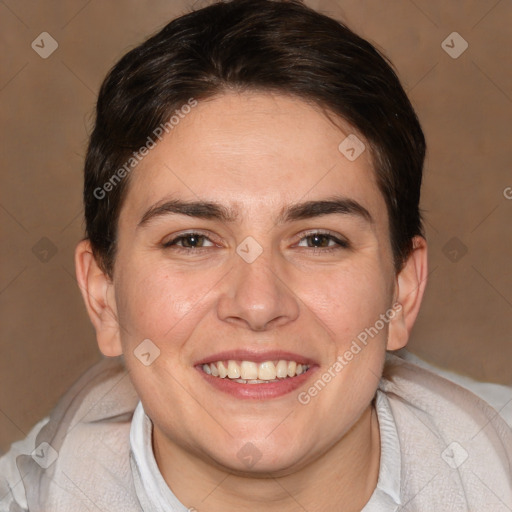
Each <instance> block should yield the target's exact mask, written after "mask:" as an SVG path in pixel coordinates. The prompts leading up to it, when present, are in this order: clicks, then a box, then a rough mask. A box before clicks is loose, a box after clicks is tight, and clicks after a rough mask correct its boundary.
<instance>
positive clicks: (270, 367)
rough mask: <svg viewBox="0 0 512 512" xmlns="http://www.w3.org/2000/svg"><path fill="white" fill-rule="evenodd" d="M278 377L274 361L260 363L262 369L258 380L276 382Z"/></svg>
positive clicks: (259, 370)
mask: <svg viewBox="0 0 512 512" xmlns="http://www.w3.org/2000/svg"><path fill="white" fill-rule="evenodd" d="M276 375H277V373H276V365H275V364H274V363H273V362H272V361H265V362H264V363H260V367H259V368H258V379H260V380H274V379H275V378H276Z"/></svg>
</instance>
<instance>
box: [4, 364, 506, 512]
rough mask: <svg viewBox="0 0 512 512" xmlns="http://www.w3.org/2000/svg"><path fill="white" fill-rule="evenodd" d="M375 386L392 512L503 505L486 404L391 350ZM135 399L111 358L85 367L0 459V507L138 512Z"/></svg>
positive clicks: (502, 465) (502, 425)
mask: <svg viewBox="0 0 512 512" xmlns="http://www.w3.org/2000/svg"><path fill="white" fill-rule="evenodd" d="M379 389H380V390H381V391H382V392H384V393H385V394H386V396H387V398H388V400H389V404H390V406H391V411H392V414H393V417H394V419H395V424H396V428H397V432H398V437H399V441H400V452H401V453H400V455H401V464H402V466H401V486H400V488H401V489H400V498H401V501H402V508H401V509H400V510H401V511H404V512H405V511H410V512H412V511H428V512H433V511H435V512H443V511H446V512H467V511H472V512H487V511H489V512H500V511H504V512H506V511H509V512H510V511H511V510H512V431H511V430H510V428H509V427H508V425H507V424H506V422H505V421H504V420H503V419H502V418H501V417H500V416H499V415H498V414H497V412H496V411H495V410H494V409H493V408H492V407H490V406H489V405H488V404H486V403H485V402H484V401H483V400H481V399H480V398H478V397H477V396H476V395H474V394H472V393H471V392H470V391H468V390H466V389H464V388H462V387H459V386H457V385H456V384H454V383H452V382H449V381H447V380H445V379H443V378H442V377H440V376H438V375H435V374H433V373H431V372H429V371H427V370H425V369H422V368H420V367H419V366H417V365H414V364H412V363H410V362H407V361H404V360H402V359H400V358H398V357H396V356H394V355H392V354H388V355H387V359H386V364H385V367H384V373H383V375H382V378H381V380H380V383H379ZM138 401H139V397H138V395H137V393H136V392H135V390H134V388H133V385H132V384H131V381H130V379H129V376H128V373H127V371H126V369H125V367H124V365H123V363H122V360H121V359H120V358H106V359H103V360H102V361H100V362H99V363H98V364H96V365H95V366H93V367H92V368H91V369H89V370H88V371H87V372H86V373H85V374H84V375H82V377H81V378H80V379H79V380H78V381H77V382H76V383H75V384H74V385H73V386H72V387H71V388H70V389H69V390H68V392H67V393H66V394H65V395H64V396H63V398H62V399H61V400H60V401H59V403H58V404H57V406H56V407H55V409H54V410H53V411H52V413H51V414H50V417H49V421H47V422H40V423H39V424H38V425H36V427H34V428H33V429H32V432H31V434H30V435H29V437H28V438H27V439H26V440H24V441H20V442H18V443H14V444H13V445H12V447H11V450H10V451H9V452H8V453H7V454H6V455H4V456H3V457H2V458H0V512H7V511H8V512H24V511H27V510H29V511H30V512H57V511H58V512H68V511H73V512H81V511H86V510H98V509H99V510H105V511H108V512H131V511H134V512H135V511H136V512H141V511H142V510H143V509H142V507H141V505H140V501H139V499H138V497H137V493H136V489H135V485H134V479H133V472H132V467H131V464H130V440H129V436H130V424H131V419H132V416H133V412H134V409H135V407H136V405H137V403H138ZM28 444H30V445H31V446H32V447H34V451H33V452H32V453H31V454H29V455H27V453H28V452H27V450H26V448H27V445H28ZM144 512H150V511H146V510H144Z"/></svg>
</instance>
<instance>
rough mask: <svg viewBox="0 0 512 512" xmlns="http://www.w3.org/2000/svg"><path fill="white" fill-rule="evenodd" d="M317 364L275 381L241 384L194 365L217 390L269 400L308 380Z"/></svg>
mask: <svg viewBox="0 0 512 512" xmlns="http://www.w3.org/2000/svg"><path fill="white" fill-rule="evenodd" d="M316 369H317V366H310V367H309V370H308V371H307V372H305V373H301V374H300V375H297V376H295V377H288V378H286V379H282V380H279V381H277V382H269V383H261V384H242V383H240V382H235V381H233V380H231V379H228V378H227V377H226V378H225V379H222V378H220V377H212V376H211V375H208V374H207V373H206V372H204V371H203V370H202V369H201V368H199V367H197V366H196V370H197V371H198V372H199V373H200V374H201V376H202V377H203V379H205V380H206V382H207V383H209V384H211V385H212V386H213V387H215V388H217V389H218V390H219V391H223V392H224V393H227V394H228V395H231V396H234V397H235V398H241V399H252V400H269V399H272V398H278V397H281V396H283V395H286V394H288V393H291V392H292V391H295V390H296V389H298V388H299V387H300V386H302V385H304V383H305V382H306V381H307V380H309V378H310V377H311V376H312V375H313V373H315V370H316Z"/></svg>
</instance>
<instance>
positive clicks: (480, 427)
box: [379, 354, 512, 511]
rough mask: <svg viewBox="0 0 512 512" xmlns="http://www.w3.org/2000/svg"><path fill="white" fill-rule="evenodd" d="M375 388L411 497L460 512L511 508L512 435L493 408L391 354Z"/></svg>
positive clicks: (455, 385) (470, 394)
mask: <svg viewBox="0 0 512 512" xmlns="http://www.w3.org/2000/svg"><path fill="white" fill-rule="evenodd" d="M379 389H380V390H381V391H383V392H384V393H385V394H386V396H387V397H388V399H389V404H390V408H391V411H392V413H393V417H394V419H395V422H396V428H397V432H398V436H399V440H400V450H401V455H402V468H403V482H402V488H403V489H404V492H405V493H406V495H407V496H409V498H412V497H414V499H415V501H416V503H417V504H419V503H423V506H430V507H432V506H434V505H435V506H440V507H441V508H443V506H444V507H446V503H447V501H446V500H448V502H449V503H450V504H451V506H452V508H451V509H450V510H461V511H462V510H467V507H468V506H469V507H470V508H471V510H484V509H488V508H486V507H489V506H490V505H491V504H495V506H496V510H499V509H500V507H502V506H503V503H506V504H507V506H509V507H510V506H512V473H511V468H512V431H511V429H510V428H509V427H508V425H507V424H506V422H505V421H504V420H503V419H502V418H501V417H500V416H499V414H498V413H497V412H496V411H495V410H494V409H493V408H492V407H491V406H489V405H488V404H487V403H486V402H484V401H483V400H482V399H480V398H479V397H478V396H476V395H475V394H473V393H471V392H470V391H469V390H467V389H465V388H463V387H461V386H459V385H457V384H455V383H453V382H451V381H449V380H447V379H445V378H443V377H441V376H439V375H436V374H434V373H432V372H430V371H428V370H426V369H424V368H421V367H419V366H418V365H416V364H413V363H411V362H408V361H404V360H402V359H400V358H398V357H396V356H394V355H392V354H388V355H387V358H386V363H385V366H384V371H383V375H382V379H381V381H380V384H379ZM422 500H424V501H423V502H422ZM443 500H445V501H444V502H443ZM443 503H444V505H443ZM420 509H423V508H421V507H420ZM432 509H433V508H432ZM445 509H446V508H445ZM493 510H494V509H493Z"/></svg>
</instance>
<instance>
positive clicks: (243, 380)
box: [201, 359, 309, 384]
mask: <svg viewBox="0 0 512 512" xmlns="http://www.w3.org/2000/svg"><path fill="white" fill-rule="evenodd" d="M201 369H202V371H203V372H204V373H206V374H207V375H211V376H212V377H218V378H220V379H230V380H233V381H234V382H238V383H240V384H266V383H270V382H279V381H280V380H283V379H290V378H293V377H296V376H298V375H302V374H303V373H305V372H307V371H308V369H309V365H307V364H301V363H297V362H296V361H287V360H284V359H280V360H275V361H263V362H261V363H256V362H254V361H236V360H233V359H230V360H227V361H217V362H214V363H209V364H203V365H202V366H201Z"/></svg>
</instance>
